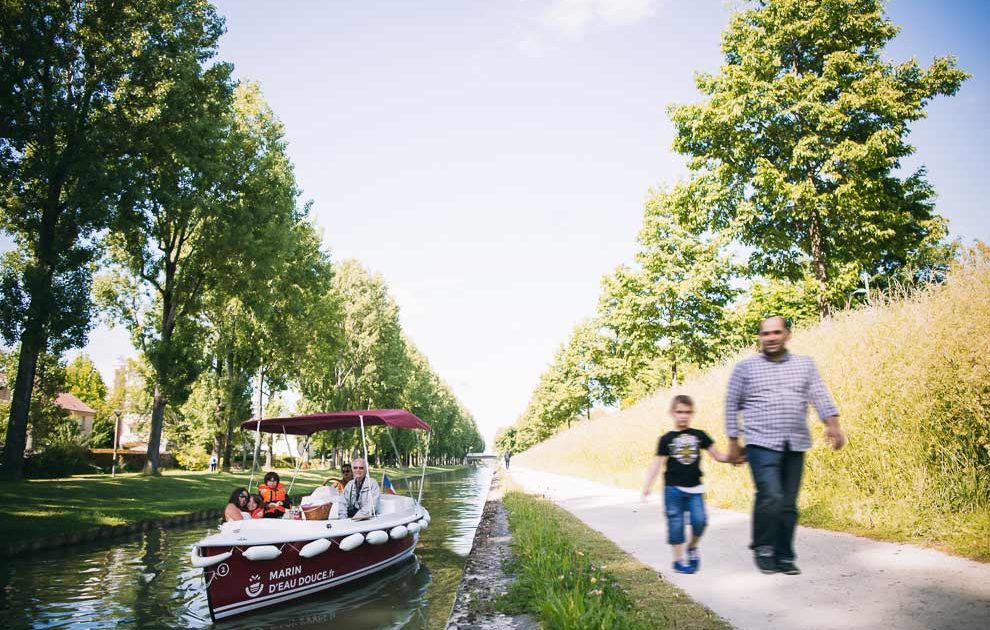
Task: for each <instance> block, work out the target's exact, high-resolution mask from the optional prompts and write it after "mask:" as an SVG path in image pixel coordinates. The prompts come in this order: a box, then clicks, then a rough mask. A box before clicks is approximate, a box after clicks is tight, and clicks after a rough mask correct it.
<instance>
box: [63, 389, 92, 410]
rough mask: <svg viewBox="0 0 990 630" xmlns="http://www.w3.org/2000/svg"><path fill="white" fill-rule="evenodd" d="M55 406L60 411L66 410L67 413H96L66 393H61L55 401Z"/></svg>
mask: <svg viewBox="0 0 990 630" xmlns="http://www.w3.org/2000/svg"><path fill="white" fill-rule="evenodd" d="M55 404H56V405H58V406H59V407H61V408H62V409H68V410H69V411H78V412H80V413H96V410H95V409H93V408H92V407H90V406H89V405H87V404H86V403H84V402H83V401H81V400H79V399H78V398H76V397H75V396H73V395H72V394H70V393H68V392H62V393H61V394H59V395H58V398H56V399H55Z"/></svg>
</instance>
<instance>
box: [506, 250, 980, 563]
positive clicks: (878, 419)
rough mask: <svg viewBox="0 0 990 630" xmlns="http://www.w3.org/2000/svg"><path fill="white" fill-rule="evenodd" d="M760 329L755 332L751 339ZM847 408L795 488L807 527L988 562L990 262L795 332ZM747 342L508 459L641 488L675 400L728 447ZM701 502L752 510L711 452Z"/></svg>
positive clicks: (748, 493)
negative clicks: (839, 443)
mask: <svg viewBox="0 0 990 630" xmlns="http://www.w3.org/2000/svg"><path fill="white" fill-rule="evenodd" d="M754 337H755V335H754ZM789 348H790V349H791V350H792V351H793V352H795V353H798V354H806V355H810V356H812V357H813V358H814V359H815V361H816V363H817V364H818V367H819V370H820V371H821V373H822V377H823V378H824V379H825V382H826V383H827V384H828V386H829V388H830V389H831V391H832V394H833V396H834V397H835V399H836V401H837V403H838V405H839V408H840V410H841V420H842V425H843V428H844V429H845V430H846V432H847V434H848V436H849V443H848V445H847V446H846V448H844V449H843V450H841V451H838V452H833V451H832V450H831V449H829V448H828V447H827V446H826V443H825V440H824V437H823V434H822V430H821V424H820V423H819V422H817V421H816V420H815V419H814V418H815V417H814V412H813V411H809V421H810V422H811V423H812V424H813V429H812V430H813V433H812V435H813V436H814V442H815V444H814V448H813V449H812V450H811V451H810V452H809V453H808V456H807V459H806V467H805V477H804V483H803V485H802V493H801V497H800V509H801V511H802V517H801V521H802V523H803V524H806V525H812V526H817V527H825V528H830V529H837V530H843V531H849V532H853V533H857V534H861V535H867V536H872V537H876V538H883V539H892V540H901V541H910V542H914V543H919V544H925V545H930V546H935V547H941V548H944V549H946V550H948V551H951V552H953V553H957V554H960V555H965V556H969V557H972V558H976V559H980V560H984V561H986V560H990V257H988V254H987V249H986V248H974V249H973V250H971V251H970V252H968V253H967V255H966V256H965V258H964V260H963V261H961V262H960V263H959V264H958V265H957V266H956V268H955V269H954V270H953V271H952V273H951V274H950V275H949V277H948V279H947V281H946V282H945V283H944V284H940V285H936V286H931V287H928V288H925V289H922V290H916V291H913V292H908V291H906V290H897V289H895V290H892V291H891V292H889V293H888V294H887V295H884V296H875V297H874V299H873V301H872V303H871V304H870V305H868V306H866V307H861V308H857V309H855V310H849V311H845V312H842V313H840V314H838V315H836V316H835V317H833V318H831V319H829V320H826V321H824V322H822V323H821V324H819V325H817V326H815V327H813V328H810V329H806V330H798V331H795V334H794V336H793V338H792V340H791V342H790V344H789ZM754 351H755V345H754V349H753V350H749V351H747V352H743V353H740V354H739V355H738V356H735V357H733V358H732V359H731V360H730V361H729V362H727V363H726V364H724V365H722V366H719V367H716V368H714V369H711V370H709V371H707V372H705V373H702V374H699V375H697V376H696V377H695V378H693V379H691V380H690V381H688V382H686V383H684V384H683V386H681V387H677V388H676V389H673V390H664V391H660V392H657V393H656V394H654V395H653V396H651V397H649V398H648V399H645V400H643V401H642V402H640V403H639V404H637V405H635V406H634V407H631V408H629V409H627V410H624V411H622V412H617V413H614V414H611V415H607V416H603V417H599V418H596V419H593V420H590V421H584V422H580V423H577V424H574V425H573V426H572V428H571V429H570V430H568V431H565V432H562V433H559V434H557V435H555V436H554V437H552V438H551V439H549V440H547V441H546V442H544V443H542V444H539V445H537V446H536V447H534V448H532V449H530V450H529V451H527V452H526V453H523V454H520V455H519V456H518V458H517V459H516V460H514V462H513V463H516V462H518V463H519V464H520V465H523V466H531V467H534V468H541V469H546V470H552V471H557V472H562V473H569V474H574V475H579V476H585V477H589V478H593V479H597V480H600V481H604V482H608V483H612V484H615V485H620V486H626V487H630V488H638V487H640V486H641V484H642V481H643V474H644V470H645V468H646V466H647V463H648V462H649V460H650V458H651V457H652V456H653V453H654V449H655V446H656V440H657V438H658V437H659V435H660V434H662V433H663V432H664V431H667V430H669V429H670V427H671V422H670V419H669V417H668V415H667V412H666V410H667V407H668V404H669V400H670V398H671V397H672V396H674V395H676V394H680V393H684V394H688V395H690V396H692V397H694V399H695V403H696V417H695V421H694V426H696V427H699V428H702V429H704V430H706V431H708V432H709V433H710V434H711V435H712V437H714V438H715V439H716V441H717V442H718V445H719V447H720V448H723V449H724V448H725V447H726V446H727V443H726V439H725V431H724V423H723V412H722V408H723V403H724V394H725V388H726V383H727V381H728V377H729V374H730V373H731V368H732V365H733V364H734V363H735V362H736V361H738V360H739V359H741V358H743V357H744V356H746V355H747V354H750V353H752V352H754ZM705 468H706V487H707V489H708V498H709V501H711V502H712V503H714V504H715V505H719V506H722V507H728V508H732V509H738V510H748V509H750V506H751V502H752V492H753V487H752V483H751V481H750V478H749V472H748V469H747V468H746V467H744V466H741V467H732V466H727V465H724V464H715V463H714V462H711V461H707V462H706V463H705Z"/></svg>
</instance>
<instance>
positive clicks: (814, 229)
mask: <svg viewBox="0 0 990 630" xmlns="http://www.w3.org/2000/svg"><path fill="white" fill-rule="evenodd" d="M808 236H809V238H810V239H811V267H812V269H813V270H814V272H815V280H817V281H818V284H819V286H818V316H819V317H821V318H822V319H825V318H826V317H828V316H829V315H830V314H831V311H832V309H831V305H830V304H829V302H828V299H827V297H826V295H825V289H826V288H827V287H828V271H827V270H826V269H825V252H824V248H823V247H822V226H821V217H820V216H819V215H818V211H817V210H816V211H814V212H812V213H811V225H810V226H809V229H808Z"/></svg>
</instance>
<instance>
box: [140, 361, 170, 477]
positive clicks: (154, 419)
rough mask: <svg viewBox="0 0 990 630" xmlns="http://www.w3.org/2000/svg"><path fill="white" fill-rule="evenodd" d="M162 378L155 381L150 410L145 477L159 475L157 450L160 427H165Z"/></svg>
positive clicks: (159, 441)
mask: <svg viewBox="0 0 990 630" xmlns="http://www.w3.org/2000/svg"><path fill="white" fill-rule="evenodd" d="M162 380H163V379H162V376H161V375H160V374H159V375H158V377H157V378H156V379H155V398H154V405H153V406H152V408H151V434H150V435H148V457H147V459H146V460H145V461H144V471H143V473H144V474H145V475H160V474H161V472H160V471H159V470H158V463H159V456H158V449H159V447H160V446H161V443H162V427H163V426H164V425H165V403H166V400H165V394H164V393H163V392H162V383H161V382H162Z"/></svg>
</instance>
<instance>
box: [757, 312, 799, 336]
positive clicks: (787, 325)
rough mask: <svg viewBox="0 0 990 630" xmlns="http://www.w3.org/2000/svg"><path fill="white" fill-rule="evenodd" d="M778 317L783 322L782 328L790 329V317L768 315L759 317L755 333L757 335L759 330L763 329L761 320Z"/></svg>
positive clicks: (765, 320) (766, 320)
mask: <svg viewBox="0 0 990 630" xmlns="http://www.w3.org/2000/svg"><path fill="white" fill-rule="evenodd" d="M778 318H779V319H780V321H782V322H784V328H786V329H787V330H790V329H791V318H790V317H784V316H783V315H770V316H769V317H764V318H763V319H761V320H760V323H758V324H757V325H756V334H757V335H759V334H760V331H762V330H763V322H768V321H770V320H771V319H778Z"/></svg>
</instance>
